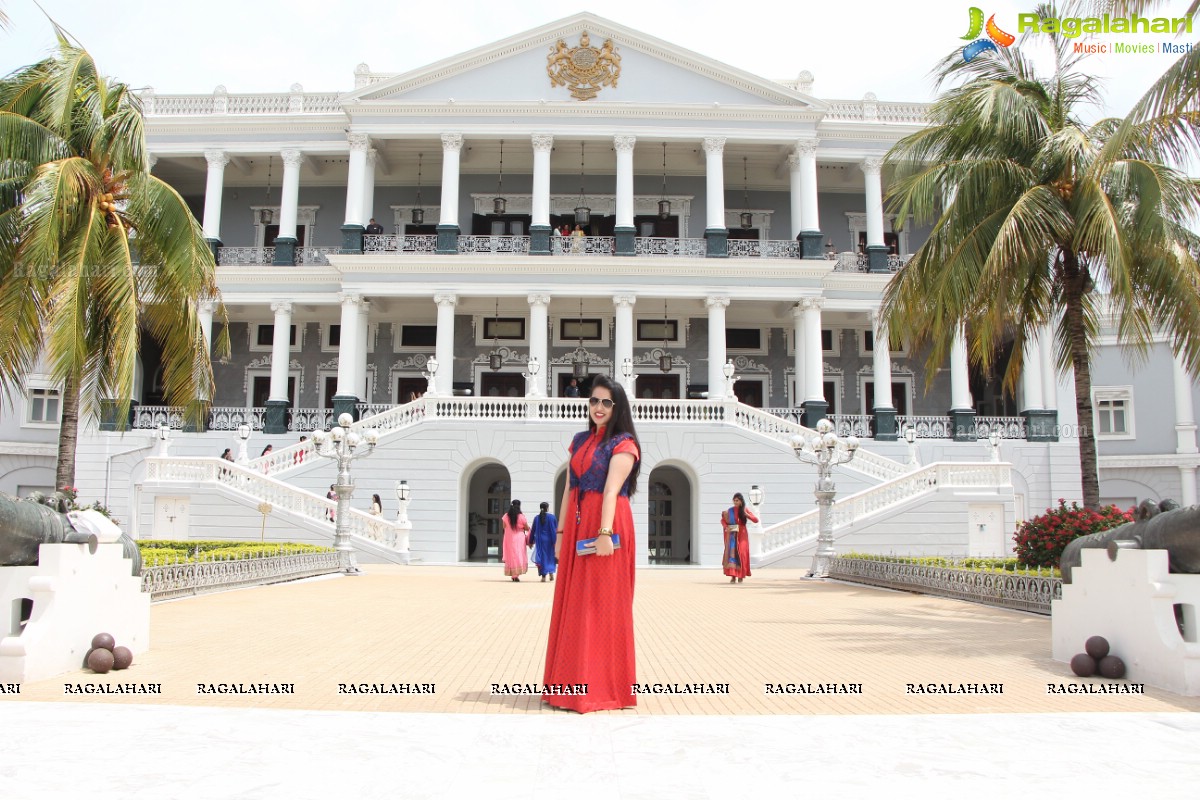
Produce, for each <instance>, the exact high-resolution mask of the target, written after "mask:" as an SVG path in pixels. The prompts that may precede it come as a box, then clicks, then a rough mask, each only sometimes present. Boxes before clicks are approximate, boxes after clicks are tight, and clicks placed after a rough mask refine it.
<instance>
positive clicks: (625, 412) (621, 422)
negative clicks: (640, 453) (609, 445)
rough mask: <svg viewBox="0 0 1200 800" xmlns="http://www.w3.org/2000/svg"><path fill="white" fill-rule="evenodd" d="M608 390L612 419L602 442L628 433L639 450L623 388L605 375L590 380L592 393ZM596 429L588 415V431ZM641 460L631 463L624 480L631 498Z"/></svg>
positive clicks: (627, 400)
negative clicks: (599, 389) (610, 398)
mask: <svg viewBox="0 0 1200 800" xmlns="http://www.w3.org/2000/svg"><path fill="white" fill-rule="evenodd" d="M597 387H600V388H602V389H608V391H609V392H611V393H612V401H613V407H612V419H611V420H610V421H609V423H608V425H606V426H605V429H604V440H605V441H608V440H609V439H611V438H612V437H614V436H616V435H617V434H618V433H628V434H629V435H630V436H632V437H633V443H634V444H636V445H637V446H638V449H639V450H640V449H641V447H642V444H641V442H640V441H638V435H637V430H636V429H635V428H634V427H633V408H632V407H631V406H630V405H629V396H628V395H627V394H625V387H624V386H622V385H621V384H619V383H616V382H614V381H613V379H612V378H610V377H608V376H607V375H597V376H596V377H594V378H592V392H595V391H596V388H597ZM595 429H596V421H595V420H593V419H592V415H591V414H588V430H590V431H591V430H595ZM641 465H642V461H641V459H637V460H635V461H634V462H633V469H632V470H631V471H630V472H629V478H628V479H627V480H626V483H627V485H628V486H629V496H630V497H633V495H634V492H636V491H637V479H638V473H639V472H641Z"/></svg>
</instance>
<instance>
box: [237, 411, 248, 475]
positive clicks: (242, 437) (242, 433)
mask: <svg viewBox="0 0 1200 800" xmlns="http://www.w3.org/2000/svg"><path fill="white" fill-rule="evenodd" d="M237 435H238V454H237V463H239V464H242V465H243V466H244V465H246V464H248V463H250V454H249V453H247V452H246V445H248V444H249V443H250V426H249V425H247V424H246V423H244V422H243V423H242V424H241V425H238V426H237Z"/></svg>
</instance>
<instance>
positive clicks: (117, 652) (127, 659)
mask: <svg viewBox="0 0 1200 800" xmlns="http://www.w3.org/2000/svg"><path fill="white" fill-rule="evenodd" d="M112 654H113V669H126V668H128V667H129V665H130V664H132V663H133V651H132V650H130V649H129V648H128V647H114V648H113V651H112Z"/></svg>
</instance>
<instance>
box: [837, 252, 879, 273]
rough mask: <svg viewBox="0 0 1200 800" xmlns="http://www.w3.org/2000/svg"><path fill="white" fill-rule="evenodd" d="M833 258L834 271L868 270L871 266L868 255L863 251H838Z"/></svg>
mask: <svg viewBox="0 0 1200 800" xmlns="http://www.w3.org/2000/svg"><path fill="white" fill-rule="evenodd" d="M833 260H834V262H835V263H834V265H833V271H834V272H866V271H867V270H868V269H869V268H870V264H869V262H868V261H867V257H866V255H864V254H862V253H838V254H837V255H836V256H835V257H834V259H833Z"/></svg>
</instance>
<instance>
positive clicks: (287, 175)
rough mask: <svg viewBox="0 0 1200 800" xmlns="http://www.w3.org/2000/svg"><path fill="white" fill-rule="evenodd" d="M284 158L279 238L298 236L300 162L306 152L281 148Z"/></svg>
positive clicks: (281, 155) (281, 154)
mask: <svg viewBox="0 0 1200 800" xmlns="http://www.w3.org/2000/svg"><path fill="white" fill-rule="evenodd" d="M279 155H280V157H281V158H282V159H283V192H282V196H281V197H280V202H279V238H281V239H295V238H296V216H297V213H298V207H299V205H300V164H301V162H303V161H304V154H303V153H301V152H300V151H299V150H281V151H280V153H279Z"/></svg>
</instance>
